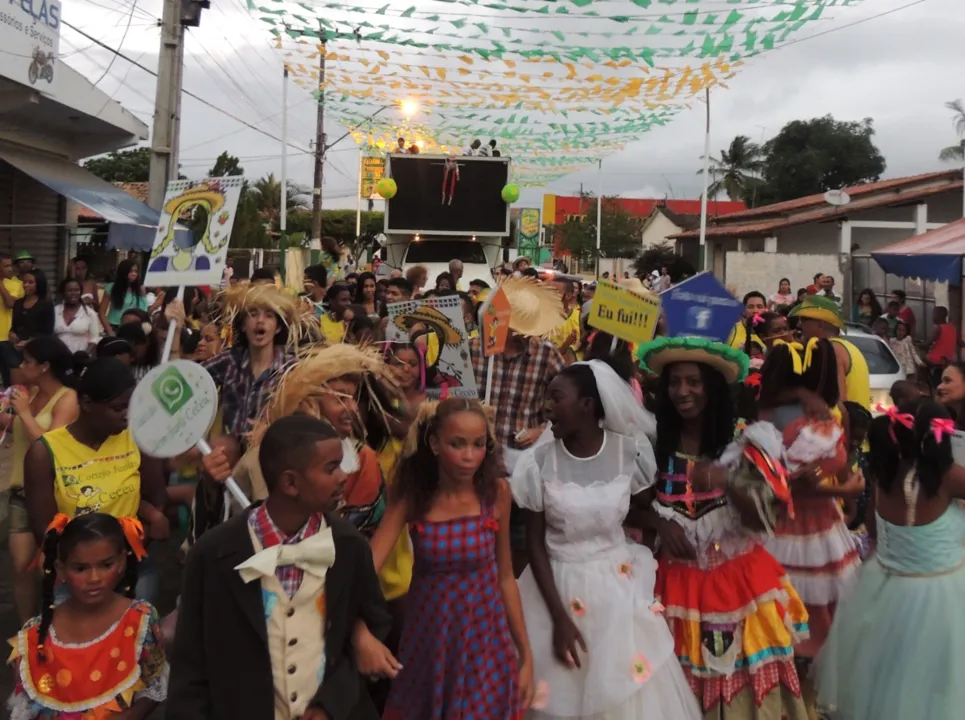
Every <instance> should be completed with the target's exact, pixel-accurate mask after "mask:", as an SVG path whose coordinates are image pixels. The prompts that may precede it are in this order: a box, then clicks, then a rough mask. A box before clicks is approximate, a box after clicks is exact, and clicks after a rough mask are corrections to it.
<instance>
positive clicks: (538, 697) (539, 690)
mask: <svg viewBox="0 0 965 720" xmlns="http://www.w3.org/2000/svg"><path fill="white" fill-rule="evenodd" d="M549 701H550V685H549V683H548V682H546V681H545V680H540V681H539V682H538V683H536V692H535V693H534V694H533V702H531V703H530V704H529V706H530V708H532V709H533V710H542V709H543V708H545V707H546V706H547V705H549Z"/></svg>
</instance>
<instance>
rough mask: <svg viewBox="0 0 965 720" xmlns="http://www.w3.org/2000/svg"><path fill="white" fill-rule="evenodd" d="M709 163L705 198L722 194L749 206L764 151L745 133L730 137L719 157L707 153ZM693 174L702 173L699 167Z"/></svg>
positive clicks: (752, 198)
mask: <svg viewBox="0 0 965 720" xmlns="http://www.w3.org/2000/svg"><path fill="white" fill-rule="evenodd" d="M701 159H703V158H701ZM709 166H710V185H709V186H708V188H707V197H708V198H716V197H717V196H718V195H720V194H721V193H724V194H725V195H727V197H728V198H730V199H731V200H743V201H744V202H746V203H747V204H748V205H751V206H753V201H754V199H755V195H756V191H757V189H758V184H759V182H760V174H761V170H763V168H764V151H763V150H762V149H761V147H760V145H758V144H757V143H753V142H751V139H750V138H749V137H747V136H746V135H738V136H737V137H735V138H734V139H733V140H731V143H730V147H728V148H727V149H726V150H721V151H720V157H719V158H715V157H713V156H711V158H710V162H709ZM697 174H698V175H703V174H704V170H703V168H701V169H700V170H698V171H697Z"/></svg>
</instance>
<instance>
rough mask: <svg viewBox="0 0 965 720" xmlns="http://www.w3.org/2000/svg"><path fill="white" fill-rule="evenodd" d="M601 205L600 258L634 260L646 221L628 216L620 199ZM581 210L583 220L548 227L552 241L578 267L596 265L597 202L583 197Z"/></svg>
mask: <svg viewBox="0 0 965 720" xmlns="http://www.w3.org/2000/svg"><path fill="white" fill-rule="evenodd" d="M600 204H601V210H602V216H603V217H602V224H601V226H600V252H599V255H600V256H601V257H608V258H617V257H635V256H636V255H637V253H639V252H640V245H641V243H642V242H643V225H644V223H645V222H646V219H645V218H638V217H634V216H633V215H631V214H630V213H629V212H627V211H626V210H624V209H623V207H622V206H621V205H620V199H619V198H615V197H604V198H603V200H602V202H601V203H600ZM582 206H583V207H586V208H587V214H586V215H585V216H583V217H582V218H571V219H569V220H567V221H566V222H564V223H563V224H562V225H555V226H551V228H550V236H551V237H553V238H555V239H556V241H557V242H558V243H559V246H560V247H561V248H562V249H563V250H567V251H568V252H569V253H570V254H571V255H572V256H573V257H574V258H576V259H577V260H579V261H580V263H581V264H587V263H590V262H593V261H595V259H596V257H597V249H596V225H597V213H596V200H595V198H593V197H592V196H590V195H583V197H582Z"/></svg>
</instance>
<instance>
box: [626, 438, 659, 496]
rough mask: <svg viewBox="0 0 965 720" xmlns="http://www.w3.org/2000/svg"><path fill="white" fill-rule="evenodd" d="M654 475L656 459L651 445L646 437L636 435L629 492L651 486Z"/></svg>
mask: <svg viewBox="0 0 965 720" xmlns="http://www.w3.org/2000/svg"><path fill="white" fill-rule="evenodd" d="M656 476H657V459H656V458H655V457H654V454H653V446H652V445H651V444H650V441H649V440H647V438H645V437H642V436H638V437H637V439H636V458H635V461H634V465H633V475H632V476H631V477H630V494H631V495H636V494H637V493H640V492H643V491H644V490H646V489H647V488H649V487H651V486H652V485H653V483H654V480H655V479H656Z"/></svg>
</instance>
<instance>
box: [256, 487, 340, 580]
mask: <svg viewBox="0 0 965 720" xmlns="http://www.w3.org/2000/svg"><path fill="white" fill-rule="evenodd" d="M324 524H325V521H324V520H323V518H322V516H321V515H312V517H311V518H310V519H309V521H308V522H307V523H305V524H304V525H303V526H302V529H301V530H299V531H298V532H297V533H295V534H294V535H292V536H291V537H288V536H286V535H285V533H283V532H282V531H281V530H279V529H278V526H277V525H275V521H274V520H272V519H271V515H269V514H268V509H267V508H266V507H265V505H264V504H261V505H259V506H258V507H256V508H255V509H254V510H252V511H251V514H249V515H248V526H249V527H250V528H251V529H252V530H253V531H254V533H255V537H257V538H258V542H260V543H261V547H262V549H263V550H267V549H268V548H270V547H274V546H275V545H279V544H281V545H297V544H298V543H300V542H301V541H302V540H307V539H308V538H310V537H312V535H315V534H317V533H318V531H319V530H321V529H322V526H323V525H324ZM275 577H277V578H278V582H279V583H281V586H282V589H284V591H285V592H286V593H287V594H288V598H289V599H291V598H293V597H295V593H297V592H298V588H300V587H301V586H302V580H304V579H305V571H304V570H302V569H301V568H300V567H297V566H295V565H279V566H278V567H276V568H275Z"/></svg>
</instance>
